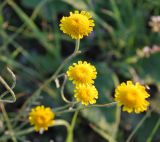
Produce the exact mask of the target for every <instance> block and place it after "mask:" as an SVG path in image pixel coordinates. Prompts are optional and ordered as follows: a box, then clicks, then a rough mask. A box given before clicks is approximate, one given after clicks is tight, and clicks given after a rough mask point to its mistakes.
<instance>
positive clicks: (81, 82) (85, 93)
mask: <svg viewBox="0 0 160 142" xmlns="http://www.w3.org/2000/svg"><path fill="white" fill-rule="evenodd" d="M67 75H68V77H69V80H72V81H73V84H75V90H74V92H75V95H74V96H75V98H76V100H77V101H80V102H82V104H84V105H88V104H94V103H96V99H97V98H98V91H97V89H96V88H95V86H94V85H93V83H94V80H93V79H96V76H97V71H96V68H95V67H94V66H93V65H91V64H90V63H87V62H86V61H84V62H82V61H78V63H73V66H70V67H69V69H68V71H67Z"/></svg>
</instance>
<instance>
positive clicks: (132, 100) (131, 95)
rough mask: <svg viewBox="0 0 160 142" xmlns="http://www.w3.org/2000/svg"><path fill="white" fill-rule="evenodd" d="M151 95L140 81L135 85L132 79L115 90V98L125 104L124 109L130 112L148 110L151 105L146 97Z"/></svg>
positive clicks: (122, 104)
mask: <svg viewBox="0 0 160 142" xmlns="http://www.w3.org/2000/svg"><path fill="white" fill-rule="evenodd" d="M149 96H150V95H149V94H148V93H147V92H146V90H145V87H144V86H142V85H140V84H139V83H136V84H135V85H134V84H133V83H132V81H127V83H122V84H120V85H119V86H118V87H117V88H116V90H115V100H116V101H117V102H118V104H119V105H120V106H123V111H127V112H129V113H131V112H135V113H140V112H143V111H146V110H147V108H148V106H149V102H148V101H147V100H146V98H148V97H149Z"/></svg>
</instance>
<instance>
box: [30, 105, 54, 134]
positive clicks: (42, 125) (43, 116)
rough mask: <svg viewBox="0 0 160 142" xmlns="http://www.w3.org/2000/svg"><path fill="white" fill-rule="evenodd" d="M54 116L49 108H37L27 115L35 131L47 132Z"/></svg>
mask: <svg viewBox="0 0 160 142" xmlns="http://www.w3.org/2000/svg"><path fill="white" fill-rule="evenodd" d="M54 117H55V114H54V113H53V111H52V110H51V108H49V107H46V108H45V107H44V106H37V107H36V108H33V109H32V110H31V112H30V113H29V121H30V123H31V125H34V126H35V130H36V131H41V130H48V127H49V126H51V125H53V119H54Z"/></svg>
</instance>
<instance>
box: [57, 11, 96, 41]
mask: <svg viewBox="0 0 160 142" xmlns="http://www.w3.org/2000/svg"><path fill="white" fill-rule="evenodd" d="M60 22H61V24H60V29H61V30H62V31H63V32H64V33H65V34H68V35H70V36H71V37H72V38H73V39H81V38H83V36H88V34H90V33H91V32H92V30H93V27H94V21H93V20H92V16H91V15H90V14H89V13H88V12H86V11H81V12H79V11H75V12H74V13H72V12H70V16H68V17H62V19H61V21H60Z"/></svg>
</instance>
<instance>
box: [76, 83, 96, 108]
mask: <svg viewBox="0 0 160 142" xmlns="http://www.w3.org/2000/svg"><path fill="white" fill-rule="evenodd" d="M74 92H75V95H74V96H75V98H76V100H77V101H80V102H82V104H84V105H88V104H94V103H96V99H97V98H98V91H97V89H96V88H95V86H93V85H85V84H80V85H77V86H76V89H75V90H74Z"/></svg>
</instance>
